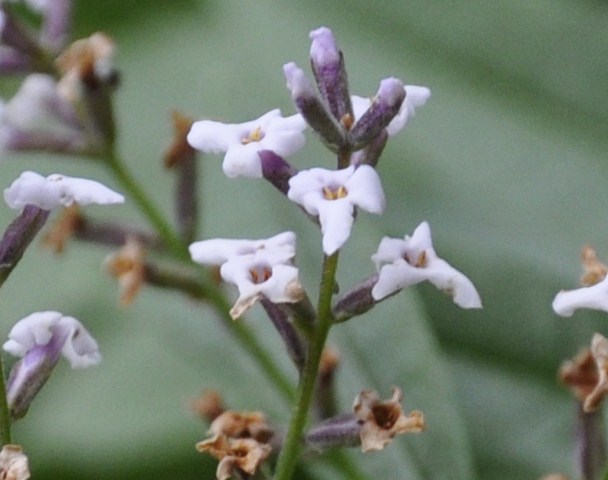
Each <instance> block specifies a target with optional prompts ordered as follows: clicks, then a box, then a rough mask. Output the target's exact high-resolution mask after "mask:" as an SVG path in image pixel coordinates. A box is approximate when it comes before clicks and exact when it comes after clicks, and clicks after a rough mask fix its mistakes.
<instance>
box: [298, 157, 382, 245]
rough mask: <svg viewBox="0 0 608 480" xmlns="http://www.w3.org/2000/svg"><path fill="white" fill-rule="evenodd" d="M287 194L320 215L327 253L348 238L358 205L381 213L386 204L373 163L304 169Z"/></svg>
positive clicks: (372, 211)
mask: <svg viewBox="0 0 608 480" xmlns="http://www.w3.org/2000/svg"><path fill="white" fill-rule="evenodd" d="M287 196H288V197H289V199H290V200H292V201H294V202H296V203H297V204H299V205H302V207H304V209H305V210H306V211H307V212H308V213H309V214H311V215H316V216H318V217H319V223H320V224H321V232H322V233H323V252H325V254H326V255H332V254H333V253H335V252H336V251H337V250H338V249H340V248H341V247H342V245H344V243H345V242H346V240H348V237H349V236H350V231H351V228H352V225H353V221H354V214H355V208H356V207H359V208H362V209H363V210H366V211H368V212H371V213H376V214H380V213H382V212H383V211H384V205H385V199H384V192H383V191H382V185H381V183H380V178H379V177H378V174H377V173H376V170H374V169H373V168H372V167H370V166H369V165H362V166H360V167H358V168H355V167H354V166H350V167H348V168H344V169H342V170H326V169H323V168H311V169H310V170H303V171H301V172H299V173H298V174H296V175H294V176H293V177H292V178H291V179H290V180H289V192H288V195H287Z"/></svg>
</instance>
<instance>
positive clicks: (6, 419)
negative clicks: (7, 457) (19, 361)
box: [0, 355, 13, 445]
mask: <svg viewBox="0 0 608 480" xmlns="http://www.w3.org/2000/svg"><path fill="white" fill-rule="evenodd" d="M4 378H5V377H4V361H3V360H2V355H0V444H2V445H8V444H9V443H13V441H12V438H11V412H10V410H9V408H8V402H7V399H6V383H5V381H4Z"/></svg>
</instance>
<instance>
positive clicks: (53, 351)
mask: <svg viewBox="0 0 608 480" xmlns="http://www.w3.org/2000/svg"><path fill="white" fill-rule="evenodd" d="M8 337H9V339H8V340H7V341H6V342H4V345H3V346H2V348H3V349H4V350H5V351H6V352H8V353H10V354H12V355H15V356H17V357H22V358H21V360H19V361H18V362H17V363H16V364H15V365H14V366H13V368H12V370H11V372H10V375H9V379H8V385H7V401H8V405H9V408H10V410H11V416H12V417H13V418H14V419H18V418H21V417H22V416H23V415H25V413H26V412H27V410H28V408H29V406H30V404H31V402H32V401H33V399H34V398H35V397H36V395H37V394H38V392H39V391H40V389H41V388H42V387H43V386H44V384H45V383H46V381H47V380H48V379H49V377H50V375H51V373H52V371H53V369H54V368H55V365H56V364H57V362H58V361H59V358H60V357H61V356H62V355H63V356H64V357H65V358H66V359H67V360H68V361H69V362H70V365H71V366H72V368H86V367H90V366H92V365H96V364H98V363H99V362H100V361H101V355H100V353H99V348H98V346H97V342H96V341H95V339H94V338H93V337H92V336H91V335H90V334H89V332H87V330H86V329H85V328H84V327H83V326H82V324H81V323H80V322H79V321H78V320H76V319H75V318H73V317H67V316H64V315H62V314H61V313H59V312H53V311H48V312H36V313H32V314H31V315H29V316H27V317H25V318H23V319H21V320H20V321H19V322H17V323H16V324H15V325H14V326H13V328H12V329H11V331H10V332H9V334H8Z"/></svg>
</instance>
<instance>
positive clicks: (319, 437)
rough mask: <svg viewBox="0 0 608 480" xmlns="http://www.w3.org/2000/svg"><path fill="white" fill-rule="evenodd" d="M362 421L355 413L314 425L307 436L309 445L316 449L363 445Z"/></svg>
mask: <svg viewBox="0 0 608 480" xmlns="http://www.w3.org/2000/svg"><path fill="white" fill-rule="evenodd" d="M362 426H363V423H362V422H360V421H359V420H358V419H357V417H355V416H354V415H353V414H350V413H349V414H345V415H340V416H337V417H334V418H331V419H329V420H326V421H325V422H323V423H320V424H318V425H315V426H313V427H312V428H311V429H310V430H309V431H308V433H307V434H306V436H305V441H306V444H307V445H308V446H310V447H311V448H314V449H315V450H324V449H326V448H335V447H356V446H358V445H361V428H362Z"/></svg>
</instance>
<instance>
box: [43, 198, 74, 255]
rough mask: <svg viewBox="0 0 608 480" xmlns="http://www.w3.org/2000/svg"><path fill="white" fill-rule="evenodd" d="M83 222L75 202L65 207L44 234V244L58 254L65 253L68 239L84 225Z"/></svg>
mask: <svg viewBox="0 0 608 480" xmlns="http://www.w3.org/2000/svg"><path fill="white" fill-rule="evenodd" d="M82 222H83V218H82V215H81V213H80V208H79V207H78V205H77V204H75V203H73V204H72V205H70V206H69V207H66V208H64V209H63V211H62V213H61V215H60V216H59V217H58V218H57V220H56V221H55V223H53V225H52V226H51V228H50V229H49V230H48V231H47V232H46V234H45V235H44V238H43V239H42V243H43V245H44V246H45V247H49V248H51V249H52V250H53V252H54V253H56V254H61V253H63V251H64V250H65V246H66V245H67V243H68V241H69V240H70V238H71V237H72V236H73V235H74V232H76V231H77V230H78V228H79V227H80V226H81V225H82Z"/></svg>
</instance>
